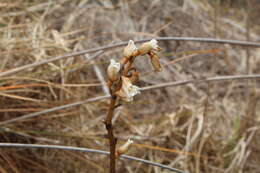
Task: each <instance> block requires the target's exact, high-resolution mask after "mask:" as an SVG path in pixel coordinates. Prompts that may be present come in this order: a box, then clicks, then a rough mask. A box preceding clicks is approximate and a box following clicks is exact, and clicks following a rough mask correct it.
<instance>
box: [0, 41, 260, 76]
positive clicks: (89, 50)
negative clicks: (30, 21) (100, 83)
mask: <svg viewBox="0 0 260 173" xmlns="http://www.w3.org/2000/svg"><path fill="white" fill-rule="evenodd" d="M155 39H157V40H159V41H193V42H206V43H219V44H232V45H238V46H250V47H260V43H257V42H250V41H238V40H226V39H214V38H199V37H198V38H196V37H158V38H155ZM149 40H151V38H149V39H142V40H137V41H135V43H143V42H146V41H149ZM127 44H128V42H127V41H125V42H120V43H115V44H112V45H107V46H101V47H98V48H92V49H86V50H82V51H78V52H74V53H70V54H66V55H62V56H57V57H54V58H49V59H46V60H42V61H39V62H35V63H32V64H27V65H24V66H21V67H17V68H14V69H11V70H8V71H5V72H1V73H0V77H3V76H8V75H11V74H15V73H17V72H20V71H23V70H26V69H28V68H32V67H36V66H39V65H43V64H47V63H50V62H54V61H57V60H60V59H65V58H69V57H72V56H79V55H83V54H86V53H92V52H96V51H99V50H108V49H112V48H116V47H121V46H125V45H127Z"/></svg>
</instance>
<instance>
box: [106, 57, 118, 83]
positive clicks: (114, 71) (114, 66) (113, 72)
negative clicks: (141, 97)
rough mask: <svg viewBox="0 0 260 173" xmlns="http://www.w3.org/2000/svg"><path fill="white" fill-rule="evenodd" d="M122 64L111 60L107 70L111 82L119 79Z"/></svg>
mask: <svg viewBox="0 0 260 173" xmlns="http://www.w3.org/2000/svg"><path fill="white" fill-rule="evenodd" d="M119 71H120V63H119V62H116V61H115V60H113V59H111V60H110V64H109V66H108V68H107V75H108V78H109V80H110V81H115V80H117V79H118V78H119Z"/></svg>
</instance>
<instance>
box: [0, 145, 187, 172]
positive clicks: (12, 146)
mask: <svg viewBox="0 0 260 173" xmlns="http://www.w3.org/2000/svg"><path fill="white" fill-rule="evenodd" d="M0 147H5V148H44V149H58V150H69V151H80V152H88V153H97V154H104V155H109V152H108V151H103V150H97V149H91V148H82V147H71V146H61V145H41V144H21V143H0ZM121 158H125V159H128V160H134V161H138V162H142V163H145V164H148V165H153V166H158V167H160V168H163V169H168V170H170V171H173V172H177V173H186V172H185V171H182V170H179V169H176V168H172V167H169V166H166V165H163V164H160V163H156V162H152V161H149V160H144V159H140V158H137V157H133V156H128V155H122V156H121Z"/></svg>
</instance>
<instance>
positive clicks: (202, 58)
mask: <svg viewBox="0 0 260 173" xmlns="http://www.w3.org/2000/svg"><path fill="white" fill-rule="evenodd" d="M259 11H260V3H259V2H258V0H252V1H250V3H249V4H248V3H247V2H246V1H245V0H244V1H243V0H240V1H232V0H229V1H221V0H215V1H209V2H208V1H206V0H177V1H166V0H161V1H160V0H142V1H138V0H123V1H112V0H111V1H108V0H107V1H102V0H92V1H91V0H74V1H70V0H56V1H47V0H37V1H32V0H16V1H12V0H2V1H1V2H0V35H1V36H0V55H1V63H0V71H6V70H8V69H12V68H15V67H19V66H22V65H25V64H29V63H33V62H36V61H40V60H43V59H48V58H50V57H54V56H58V55H63V54H67V53H69V52H73V51H79V50H83V49H88V48H94V47H98V46H101V45H107V44H110V43H111V42H113V41H121V40H128V39H142V38H147V37H157V36H192V37H217V38H227V39H237V40H246V39H248V40H251V41H258V42H259V41H260V36H259V35H260V25H259V20H258V19H259V17H260V12H259ZM159 44H160V46H161V47H162V48H163V49H164V51H163V52H162V53H161V56H162V63H163V64H165V65H166V67H165V69H164V71H163V72H161V73H159V74H155V73H154V72H152V71H151V70H149V69H151V67H150V64H149V63H148V61H147V59H145V58H141V59H139V60H138V62H139V64H138V65H137V66H138V68H139V69H141V70H142V71H143V77H142V78H141V82H140V83H139V86H147V85H151V84H159V83H162V82H167V81H179V80H187V79H198V78H203V77H210V76H218V75H235V74H246V73H254V74H255V73H258V74H259V73H260V69H259V65H260V60H259V54H260V50H259V49H244V48H241V47H233V46H230V45H219V44H205V43H204V44H202V43H194V42H193V43H191V42H160V43H159ZM213 50H215V51H213ZM216 50H217V51H216ZM121 52H122V49H113V50H109V51H106V52H104V53H103V54H102V55H100V56H99V57H97V58H95V59H94V60H92V61H91V62H89V61H88V55H87V56H78V57H71V58H68V59H65V60H60V61H58V62H55V63H49V64H46V65H42V66H39V67H37V68H33V69H29V70H27V71H26V72H23V73H21V74H17V75H12V76H8V77H3V78H0V98H1V99H0V115H1V116H0V120H1V121H4V120H8V119H12V118H15V117H19V116H22V115H25V114H28V113H31V112H36V111H40V110H44V109H48V108H52V107H54V106H58V105H63V104H66V103H71V102H74V101H79V100H83V99H86V98H92V97H96V96H99V95H103V94H104V92H106V90H105V87H102V85H101V84H102V83H103V82H104V80H105V78H106V76H105V73H104V72H105V68H106V66H107V63H108V62H109V59H110V58H119V57H120V56H121ZM177 58H182V59H181V61H178V62H176V61H175V60H176V59H177ZM259 97H260V95H259V81H257V80H251V81H248V82H247V81H229V82H218V83H208V84H188V85H185V86H178V87H169V88H163V89H159V90H152V91H150V92H144V93H142V94H141V95H139V96H138V97H136V101H135V102H134V103H132V104H127V105H123V106H122V107H120V108H119V109H118V110H117V112H116V119H115V121H116V125H115V126H116V134H117V135H118V138H119V143H122V142H123V141H125V140H127V139H128V137H133V139H134V140H135V145H134V146H133V147H132V148H131V150H130V152H129V154H130V155H133V156H136V157H140V158H145V159H148V160H151V161H156V162H160V163H163V164H167V165H170V166H173V167H176V168H179V169H182V170H188V171H189V172H196V173H199V172H205V173H207V172H225V173H232V172H252V173H257V172H260V167H259V163H260V157H259V154H260V150H259V145H260V143H259V142H260V133H259V127H260V126H259V122H260V114H259V113H260V109H259V106H258V100H259ZM106 109H107V101H99V102H95V103H91V104H85V105H81V106H78V107H76V108H71V109H66V110H62V111H58V112H54V113H49V114H47V115H43V116H40V117H37V118H32V119H27V120H24V121H19V122H16V123H13V124H8V125H5V126H4V127H2V128H1V132H0V140H1V142H20V143H38V144H46V143H48V144H61V145H71V146H81V147H89V148H96V149H103V150H107V145H108V143H107V140H106V138H105V135H106V130H105V128H104V125H103V123H102V120H103V119H104V116H105V112H106ZM107 165H108V162H107V156H99V155H93V154H79V153H75V152H70V151H55V150H47V149H46V150H43V149H32V150H30V149H1V150H0V172H3V173H6V172H8V173H12V172H14V173H22V172H27V173H30V172H39V173H40V172H50V173H51V172H106V171H107ZM118 170H119V172H129V173H132V172H139V173H140V172H155V173H157V172H167V171H165V170H160V169H159V168H155V167H148V166H146V165H142V164H139V163H136V162H129V161H119V162H118Z"/></svg>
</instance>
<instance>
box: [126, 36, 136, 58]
mask: <svg viewBox="0 0 260 173" xmlns="http://www.w3.org/2000/svg"><path fill="white" fill-rule="evenodd" d="M136 50H137V47H136V46H135V43H134V41H133V40H129V42H128V45H127V46H126V47H125V49H124V53H123V54H124V57H127V58H129V57H131V56H133V55H134V53H135V52H136Z"/></svg>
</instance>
